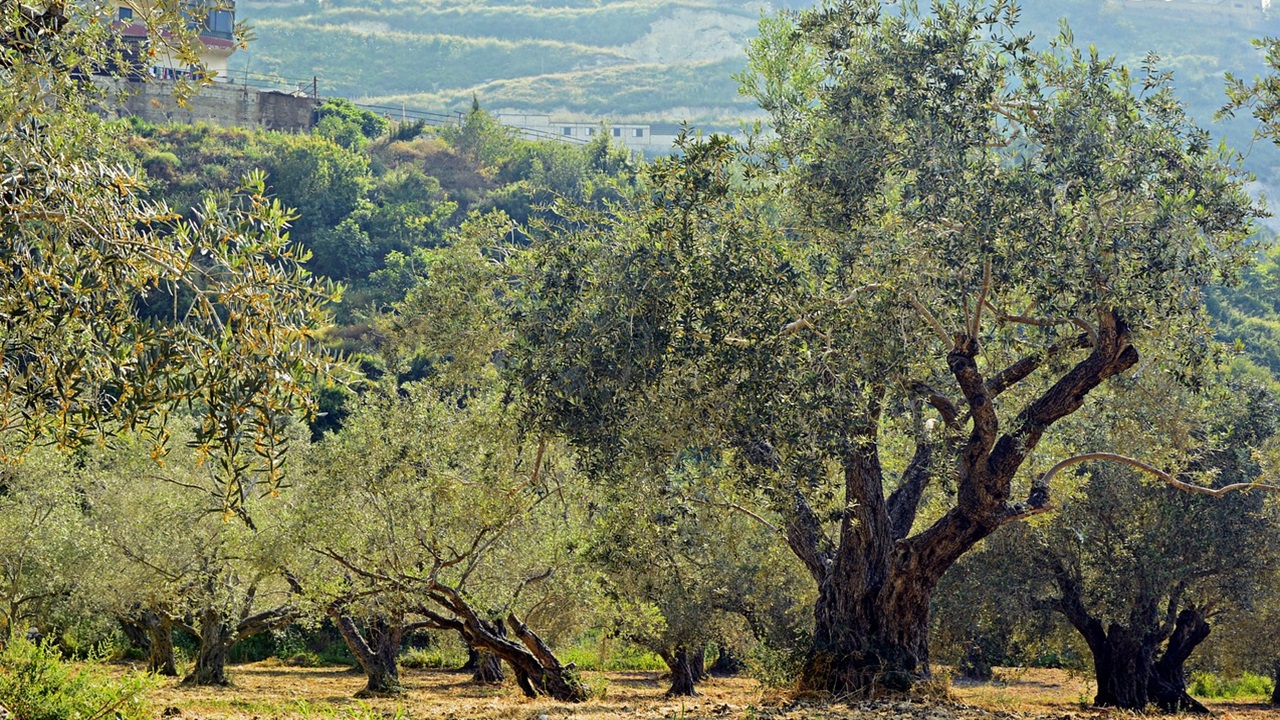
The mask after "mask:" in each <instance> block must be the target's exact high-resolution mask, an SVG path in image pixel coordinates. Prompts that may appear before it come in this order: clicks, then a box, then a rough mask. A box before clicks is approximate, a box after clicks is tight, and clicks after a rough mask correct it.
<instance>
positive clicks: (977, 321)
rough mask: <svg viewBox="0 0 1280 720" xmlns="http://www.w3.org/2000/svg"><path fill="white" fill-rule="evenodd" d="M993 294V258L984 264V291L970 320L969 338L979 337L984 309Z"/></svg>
mask: <svg viewBox="0 0 1280 720" xmlns="http://www.w3.org/2000/svg"><path fill="white" fill-rule="evenodd" d="M989 294H991V258H987V259H986V260H985V261H984V262H983V263H982V290H981V291H979V292H978V302H977V305H976V306H975V307H974V309H973V317H971V318H969V337H975V338H976V337H978V331H979V330H981V329H982V307H983V306H984V305H986V304H987V295H989Z"/></svg>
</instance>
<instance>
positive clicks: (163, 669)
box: [142, 610, 178, 677]
mask: <svg viewBox="0 0 1280 720" xmlns="http://www.w3.org/2000/svg"><path fill="white" fill-rule="evenodd" d="M142 625H143V627H144V628H146V631H147V636H148V638H149V639H150V642H149V643H148V651H147V670H148V671H150V672H153V673H156V674H157V675H163V676H165V677H177V676H178V666H177V662H176V661H175V659H174V655H173V619H172V618H170V617H169V615H168V614H167V613H164V612H156V611H154V610H148V611H147V612H145V613H143V615H142Z"/></svg>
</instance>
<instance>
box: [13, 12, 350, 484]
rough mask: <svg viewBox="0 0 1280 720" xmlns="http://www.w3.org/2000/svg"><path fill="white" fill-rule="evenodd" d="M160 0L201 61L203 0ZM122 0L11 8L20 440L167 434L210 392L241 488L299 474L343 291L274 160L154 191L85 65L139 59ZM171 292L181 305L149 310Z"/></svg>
mask: <svg viewBox="0 0 1280 720" xmlns="http://www.w3.org/2000/svg"><path fill="white" fill-rule="evenodd" d="M146 5H147V7H146V8H145V10H146V12H145V13H144V14H143V16H142V17H141V18H140V19H142V20H144V21H145V22H147V23H148V24H149V25H151V26H152V28H153V30H154V32H153V33H152V37H153V38H156V39H157V40H156V42H160V41H161V40H160V39H163V42H164V43H165V45H166V47H165V48H161V49H160V50H159V51H160V52H163V53H165V54H169V55H172V56H173V57H175V58H179V59H184V60H186V59H192V60H193V62H198V61H196V60H194V52H195V48H197V47H198V43H199V40H198V38H196V37H195V35H194V33H191V32H188V31H187V30H186V28H187V22H186V20H185V18H184V16H183V15H182V11H183V9H184V8H185V4H184V3H181V2H176V0H173V1H171V0H162V1H161V2H156V3H147V4H146ZM109 10H110V8H108V7H106V6H101V5H93V4H87V5H86V4H83V3H63V2H34V3H22V2H7V3H4V5H3V7H0V78H2V82H0V238H3V242H2V243H0V256H2V257H3V259H4V263H5V267H6V272H5V273H4V274H3V278H0V315H2V316H3V323H4V331H3V337H2V338H0V367H2V368H3V372H0V453H3V454H5V455H20V454H21V453H22V452H23V451H25V450H26V449H27V448H28V447H30V446H31V445H32V444H34V443H44V442H52V443H55V444H58V445H60V446H64V447H73V446H80V445H84V444H85V443H86V442H88V441H90V440H92V439H95V438H97V437H100V436H102V435H104V434H111V433H114V432H117V431H119V430H120V429H122V428H123V429H131V430H136V429H146V430H149V431H150V432H151V434H152V435H153V436H156V437H157V438H158V440H159V441H160V443H161V444H163V441H164V432H163V424H164V419H165V418H166V416H167V415H168V414H169V413H171V412H173V411H175V410H177V409H178V408H179V407H183V408H190V411H191V412H194V413H196V414H197V415H198V416H199V417H200V420H201V421H200V423H199V424H198V426H197V430H196V438H195V439H196V442H198V443H199V444H200V445H201V446H202V447H204V448H205V449H206V451H207V452H208V453H209V454H210V455H211V456H212V457H213V458H215V460H216V462H217V463H218V464H219V465H220V467H221V468H222V470H223V476H224V500H225V504H227V505H228V506H236V505H239V504H240V503H242V501H243V499H244V498H245V497H246V496H247V495H249V494H250V493H251V489H250V485H251V484H253V485H256V492H259V493H262V492H269V491H270V490H271V489H273V488H274V487H275V486H276V484H278V482H279V479H280V475H281V469H282V465H281V463H282V454H281V453H282V450H283V445H284V443H283V439H284V433H283V430H284V427H285V426H286V425H287V421H288V418H289V417H290V416H291V415H292V414H294V413H296V412H307V411H309V410H310V409H311V408H312V406H313V402H312V400H311V397H310V393H309V390H308V388H309V385H310V379H311V378H313V377H315V376H316V375H318V374H322V373H324V372H326V370H327V364H328V360H327V359H326V356H325V354H324V353H322V352H319V351H318V350H317V349H316V347H315V344H314V342H313V340H314V333H315V332H316V330H317V329H318V327H320V326H321V325H323V324H324V323H325V321H326V320H325V317H326V315H325V310H324V308H325V306H326V305H327V303H328V302H329V300H330V299H331V297H332V294H333V293H332V291H331V290H330V289H329V288H326V287H323V286H320V285H318V284H316V283H315V282H314V281H313V280H312V279H311V278H310V276H309V275H308V273H307V272H306V271H305V270H304V268H303V266H302V261H303V260H304V259H305V258H304V255H303V254H302V253H300V252H299V250H298V249H297V248H295V247H294V246H293V245H292V244H291V243H290V242H289V240H288V234H287V232H286V228H287V222H288V220H289V219H290V216H289V214H288V213H287V212H286V211H285V209H284V208H283V207H281V206H280V205H279V203H276V202H274V201H272V200H270V199H269V198H267V197H266V196H265V194H264V192H263V189H262V178H261V176H260V175H259V176H256V177H252V178H250V179H249V180H248V181H247V183H246V184H245V186H244V187H243V188H241V189H240V191H238V192H235V193H229V194H224V195H222V196H219V197H213V196H211V197H209V198H207V199H206V200H205V201H203V202H202V203H201V204H200V205H199V206H198V207H196V208H193V209H192V212H190V213H187V214H186V216H187V217H190V218H191V219H183V216H182V215H179V214H175V213H174V212H172V211H171V210H170V209H169V208H167V207H165V206H164V205H163V204H161V203H157V202H155V201H153V200H151V199H149V198H148V194H147V190H146V184H145V182H144V179H143V178H142V177H141V175H140V173H139V172H138V171H137V170H136V169H134V168H131V167H129V166H127V165H126V164H125V163H124V158H125V155H124V153H123V152H122V151H121V147H122V142H121V137H120V133H121V132H122V130H121V129H119V128H116V127H113V126H110V125H108V124H106V123H105V122H104V121H103V120H102V119H101V118H99V117H98V115H97V114H96V113H95V112H93V108H94V106H95V104H97V103H101V102H105V101H107V100H106V99H105V98H103V97H101V96H100V95H99V94H98V93H97V92H96V91H95V90H94V88H95V85H94V84H93V83H90V82H86V81H85V75H86V74H87V73H88V72H90V71H93V70H98V71H102V70H104V69H107V68H110V67H111V66H112V65H113V61H119V60H121V58H119V57H118V56H113V54H112V52H111V51H110V46H111V45H110V24H111V23H110V18H109V17H108V16H107V15H106V13H107V12H108V11H109ZM73 29H74V31H72V30H73ZM117 64H118V63H117ZM190 89H193V88H192V87H191V86H188V87H187V90H190ZM158 296H164V297H166V298H169V299H171V302H170V303H168V305H169V309H170V312H168V313H166V315H165V317H164V318H163V319H161V318H156V317H146V318H144V317H142V316H141V314H140V312H139V308H140V307H142V306H143V305H144V302H140V301H150V300H153V299H154V298H156V297H158ZM250 479H252V482H250Z"/></svg>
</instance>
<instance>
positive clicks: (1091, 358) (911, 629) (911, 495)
mask: <svg viewBox="0 0 1280 720" xmlns="http://www.w3.org/2000/svg"><path fill="white" fill-rule="evenodd" d="M1078 344H1079V343H1078V342H1077V343H1075V344H1074V345H1073V346H1078ZM978 353H979V347H978V342H977V340H976V339H975V338H972V337H968V336H963V335H962V336H958V337H957V338H956V342H955V347H954V348H953V349H952V351H951V352H950V353H949V355H948V358H947V361H948V366H949V367H950V369H951V372H952V375H953V376H954V377H955V379H956V382H957V384H958V385H959V387H960V389H961V391H962V392H963V394H964V398H965V403H966V405H967V407H968V419H969V422H970V433H969V436H968V438H967V439H966V440H965V441H963V442H962V443H961V444H960V446H959V447H958V448H957V449H958V454H959V458H958V463H957V471H958V483H957V499H956V505H955V507H953V508H952V509H951V510H950V511H948V512H947V513H946V514H945V515H944V516H943V517H942V518H940V519H939V520H938V521H937V522H935V523H934V524H933V525H932V526H931V527H929V528H928V529H926V530H925V531H923V532H921V533H919V534H917V535H915V536H912V537H907V533H908V532H909V530H910V527H911V524H912V522H913V521H914V519H915V505H916V504H917V503H918V497H919V492H920V491H921V490H922V488H923V483H924V482H925V478H924V477H922V476H921V475H920V473H921V469H920V468H921V467H922V466H924V465H926V464H927V461H928V452H929V448H925V447H919V448H917V453H916V458H914V459H913V460H914V462H913V463H912V464H911V466H909V470H910V472H909V473H908V474H907V475H906V476H904V477H903V478H902V479H901V482H899V483H898V487H899V490H898V492H896V493H895V494H894V496H892V497H890V499H889V501H888V502H886V500H885V495H884V479H883V476H882V468H881V465H880V460H879V457H878V455H877V451H876V442H877V436H876V432H877V428H878V426H879V422H878V420H879V414H880V407H879V403H880V398H882V397H883V395H884V393H883V392H882V391H881V392H875V391H874V389H871V391H870V392H868V395H869V396H870V397H871V398H872V399H871V402H870V404H869V405H868V408H867V410H866V413H865V415H864V416H863V417H862V418H861V420H860V421H857V422H855V421H849V422H848V423H847V425H848V426H849V431H848V432H849V441H848V444H849V449H848V451H847V452H846V455H845V457H843V458H841V462H842V464H843V466H844V484H845V503H844V505H845V508H846V509H845V511H844V514H843V517H842V518H841V521H840V534H839V538H838V541H837V543H835V544H834V545H835V546H834V548H832V543H830V542H829V541H827V540H826V538H825V537H824V536H823V534H822V531H821V523H820V522H819V521H818V519H817V517H816V514H815V513H814V512H813V510H812V508H810V507H809V506H808V504H807V502H806V501H805V499H804V498H803V497H802V496H800V495H799V493H796V494H795V496H794V497H792V498H791V499H789V500H788V502H787V503H785V504H784V506H783V507H780V510H782V511H783V515H784V519H785V523H786V528H785V529H786V537H787V542H788V544H789V545H790V547H791V549H792V550H793V552H795V554H796V555H797V556H798V557H799V558H800V559H801V560H802V561H803V562H804V564H805V566H806V567H807V568H808V569H809V572H810V573H811V574H812V575H813V576H814V578H815V580H817V582H818V588H819V590H818V601H817V604H816V606H815V609H814V621H815V626H814V640H813V646H812V648H811V650H810V653H809V656H808V658H807V661H806V663H805V665H804V668H803V670H802V672H801V677H800V685H801V687H802V688H804V689H808V690H816V691H822V692H829V693H833V694H836V695H846V694H866V693H870V692H873V691H875V690H877V689H886V690H904V689H907V688H908V687H910V685H911V684H912V682H914V681H915V680H916V679H918V678H921V677H923V676H926V675H927V674H928V672H929V664H928V663H929V643H928V611H929V602H930V599H931V596H932V594H933V590H934V588H935V587H936V585H937V583H938V581H939V579H941V577H942V575H943V573H944V572H946V570H947V569H948V568H949V567H951V565H952V564H954V563H955V561H956V560H957V559H959V558H960V556H961V555H963V554H964V553H965V552H967V551H968V550H969V549H970V548H972V547H973V546H974V544H976V543H977V542H979V541H980V540H982V539H983V538H985V537H986V536H988V535H990V534H991V533H992V532H993V531H995V529H996V528H998V527H1000V526H1001V525H1002V524H1005V523H1007V522H1012V521H1014V520H1017V519H1020V518H1023V517H1026V516H1027V515H1030V514H1034V513H1035V512H1039V511H1041V510H1042V509H1043V508H1044V507H1045V506H1046V505H1047V504H1048V488H1047V487H1039V486H1037V487H1035V488H1034V489H1033V492H1032V494H1031V495H1030V496H1029V497H1028V498H1027V500H1026V501H1024V502H1015V501H1013V500H1012V499H1011V485H1012V481H1013V477H1014V475H1015V474H1016V473H1017V471H1018V470H1019V468H1021V466H1022V464H1023V462H1024V461H1025V460H1026V458H1027V457H1028V456H1029V454H1030V453H1031V452H1032V451H1033V450H1034V449H1035V447H1036V445H1037V444H1038V443H1039V441H1040V438H1041V437H1042V436H1043V434H1044V432H1045V431H1046V430H1047V429H1048V428H1049V427H1050V426H1051V425H1052V424H1053V423H1055V422H1057V421H1058V420H1060V419H1062V418H1064V417H1066V416H1068V415H1070V414H1071V413H1073V412H1075V411H1076V410H1078V409H1079V408H1080V407H1081V406H1082V405H1083V403H1084V399H1085V397H1086V396H1087V395H1088V394H1089V393H1090V392H1091V391H1092V390H1093V389H1094V388H1096V387H1097V386H1098V385H1100V384H1101V383H1102V382H1103V381H1104V380H1106V379H1107V378H1109V377H1112V376H1114V375H1116V374H1118V373H1121V372H1123V371H1125V370H1127V369H1128V368H1130V367H1132V366H1133V365H1134V363H1136V362H1137V360H1138V353H1137V351H1136V350H1135V349H1134V348H1133V347H1132V346H1131V345H1130V344H1129V331H1128V328H1127V327H1126V326H1125V324H1124V323H1123V322H1122V321H1121V320H1120V319H1119V318H1118V317H1117V316H1116V315H1115V314H1114V313H1109V312H1104V313H1101V314H1100V317H1099V325H1098V328H1097V338H1096V341H1095V342H1094V343H1093V347H1092V352H1090V353H1089V355H1088V356H1087V357H1085V358H1084V359H1082V360H1081V361H1079V362H1078V363H1077V364H1076V365H1075V366H1074V367H1072V368H1071V369H1070V370H1069V371H1067V372H1066V373H1065V374H1064V375H1062V376H1061V377H1060V378H1059V379H1058V380H1057V381H1056V382H1055V383H1054V384H1053V385H1052V386H1051V387H1050V388H1049V389H1048V390H1047V391H1045V392H1044V393H1043V394H1042V395H1040V396H1039V397H1038V398H1035V399H1034V400H1032V401H1031V402H1030V403H1028V404H1027V405H1026V406H1025V407H1024V408H1023V409H1022V410H1021V412H1019V413H1018V414H1017V415H1016V416H1015V417H1014V418H1013V419H1012V422H1011V428H1010V429H1009V430H1006V431H1004V432H1003V433H1002V431H1001V427H1000V425H1001V423H1000V419H999V417H998V415H997V413H996V409H995V405H994V403H993V400H994V398H995V397H996V396H997V395H999V394H1000V392H1002V391H1004V390H1005V389H1006V388H1008V387H1010V386H1012V385H1013V384H1016V383H1017V382H1019V381H1021V380H1022V379H1024V378H1025V377H1027V376H1029V375H1030V374H1031V373H1032V372H1034V371H1035V370H1036V369H1037V368H1038V367H1039V366H1040V362H1041V358H1042V357H1043V356H1042V355H1041V356H1035V357H1034V358H1033V359H1025V360H1023V361H1019V362H1018V363H1015V364H1014V365H1012V366H1010V368H1008V369H1006V370H1005V371H1003V372H1001V373H999V374H997V376H996V377H995V378H993V380H991V381H988V380H987V379H986V378H984V377H983V375H982V373H981V372H980V371H979V369H978V365H977V361H976V358H977V357H978ZM920 442H922V443H924V442H927V440H925V439H924V438H921V440H920ZM748 457H752V458H761V459H763V460H768V461H770V462H772V461H773V460H772V457H771V456H769V455H768V454H764V453H758V452H757V453H755V454H754V455H748Z"/></svg>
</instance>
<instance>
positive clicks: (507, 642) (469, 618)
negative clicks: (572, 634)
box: [414, 583, 587, 702]
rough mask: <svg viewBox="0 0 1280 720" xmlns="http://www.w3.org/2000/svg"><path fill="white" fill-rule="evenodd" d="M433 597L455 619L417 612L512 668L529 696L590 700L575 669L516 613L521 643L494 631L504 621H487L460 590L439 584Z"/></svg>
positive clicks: (514, 627) (513, 623)
mask: <svg viewBox="0 0 1280 720" xmlns="http://www.w3.org/2000/svg"><path fill="white" fill-rule="evenodd" d="M429 595H430V597H431V600H432V601H433V602H435V603H436V604H437V605H439V606H440V607H442V608H445V609H447V610H448V611H449V612H451V613H452V614H453V615H454V616H455V617H447V616H445V615H443V614H441V613H438V612H436V611H434V610H432V609H431V608H429V607H426V606H419V607H417V608H415V609H414V612H415V613H417V614H419V615H422V616H423V617H425V618H427V619H428V620H429V621H430V623H431V625H432V626H433V627H435V628H437V629H440V630H453V631H455V632H458V633H460V634H461V635H462V636H463V638H464V639H465V640H466V641H467V643H468V644H470V645H471V646H473V647H475V648H476V649H477V650H480V651H484V652H489V653H491V654H492V655H494V656H496V657H498V658H499V659H501V660H502V661H503V662H505V663H507V665H509V666H511V669H512V671H513V672H514V673H515V675H516V684H517V685H519V687H520V690H521V691H522V692H523V693H524V694H525V695H526V696H527V697H538V696H540V695H549V696H551V697H553V698H555V699H556V700H560V701H562V702H582V701H583V700H586V699H587V690H586V687H585V686H583V685H582V682H581V681H580V680H578V678H577V677H576V675H575V674H574V673H573V672H572V668H571V667H565V666H564V665H562V664H561V663H560V661H559V660H558V659H557V658H556V656H555V655H554V654H553V653H552V652H551V650H550V648H548V647H547V646H546V644H545V643H544V642H543V641H542V638H540V637H538V635H537V633H535V632H533V631H532V630H530V629H529V628H528V626H526V625H525V624H524V623H522V622H520V620H519V619H518V618H516V616H515V615H514V614H511V615H509V616H508V617H507V625H508V626H509V627H510V629H511V632H512V634H513V635H515V637H516V639H518V640H519V641H520V642H519V643H517V642H515V641H513V640H511V639H509V638H507V637H506V636H505V633H504V634H499V633H498V632H496V631H495V629H494V628H495V626H496V625H497V624H498V622H501V621H497V622H495V623H489V622H487V621H485V620H483V619H482V618H481V617H480V616H479V614H478V613H477V612H476V611H475V609H474V608H472V607H471V606H470V605H469V604H468V603H467V602H466V600H465V599H464V598H463V597H462V595H461V593H459V592H458V591H457V590H454V589H453V588H450V587H448V586H446V585H442V584H439V583H437V584H435V585H434V591H433V592H431V593H429Z"/></svg>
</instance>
